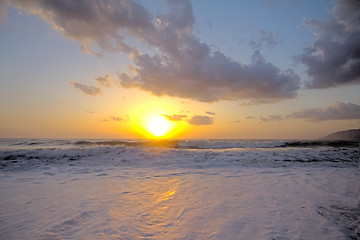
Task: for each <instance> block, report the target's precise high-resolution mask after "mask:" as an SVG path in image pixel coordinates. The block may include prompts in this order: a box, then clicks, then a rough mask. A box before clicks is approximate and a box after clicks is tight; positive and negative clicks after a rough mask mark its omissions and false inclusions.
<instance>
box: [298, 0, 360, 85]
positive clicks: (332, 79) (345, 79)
mask: <svg viewBox="0 0 360 240" xmlns="http://www.w3.org/2000/svg"><path fill="white" fill-rule="evenodd" d="M304 24H305V25H306V26H308V27H309V28H310V29H311V30H312V31H313V32H314V34H315V36H316V37H317V40H316V41H315V43H314V44H313V45H312V46H310V47H307V48H305V49H304V51H303V53H302V54H300V55H297V56H295V60H296V61H299V62H301V63H303V64H304V65H305V66H306V67H307V73H308V75H309V76H311V77H312V79H311V81H309V82H307V83H306V87H307V88H328V87H336V86H340V85H346V84H359V83H360V27H359V26H360V1H358V0H338V1H337V2H336V4H335V6H334V10H333V17H332V18H330V19H327V20H324V21H318V20H306V21H305V23H304Z"/></svg>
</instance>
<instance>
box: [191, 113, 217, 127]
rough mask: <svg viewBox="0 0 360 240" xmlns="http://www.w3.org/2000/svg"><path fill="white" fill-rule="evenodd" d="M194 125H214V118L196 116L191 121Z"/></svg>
mask: <svg viewBox="0 0 360 240" xmlns="http://www.w3.org/2000/svg"><path fill="white" fill-rule="evenodd" d="M188 122H189V123H190V124H192V125H197V126H199V125H212V124H213V118H211V117H208V116H201V115H195V116H193V117H192V118H191V119H190V120H189V121H188Z"/></svg>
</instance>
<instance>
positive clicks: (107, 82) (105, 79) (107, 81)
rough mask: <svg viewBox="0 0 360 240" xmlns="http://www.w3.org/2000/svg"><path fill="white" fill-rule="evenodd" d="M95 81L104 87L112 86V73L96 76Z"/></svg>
mask: <svg viewBox="0 0 360 240" xmlns="http://www.w3.org/2000/svg"><path fill="white" fill-rule="evenodd" d="M95 81H96V82H97V83H98V84H99V85H100V86H102V87H111V78H110V75H104V76H99V77H96V78H95Z"/></svg>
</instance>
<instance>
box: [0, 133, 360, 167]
mask: <svg viewBox="0 0 360 240" xmlns="http://www.w3.org/2000/svg"><path fill="white" fill-rule="evenodd" d="M359 146H360V142H359V141H323V140H278V139H276V140H269V139H265V140H264V139H257V140H242V139H199V140H190V139H188V140H186V139H182V140H148V139H0V164H1V165H0V167H1V169H12V168H15V169H18V168H20V169H21V168H29V167H34V166H38V165H43V164H46V165H51V164H57V165H58V164H65V163H66V164H67V163H68V162H70V163H71V164H72V165H76V164H80V163H83V164H110V165H112V164H113V165H119V164H120V165H124V166H126V165H131V166H142V167H143V166H146V167H160V168H162V167H165V168H166V167H170V168H173V167H190V168H193V167H195V168H208V167H226V166H228V167H232V166H234V165H236V166H240V167H253V166H260V167H266V166H269V167H287V166H297V167H298V166H310V167H317V166H320V167H321V166H330V167H331V166H333V167H358V166H359Z"/></svg>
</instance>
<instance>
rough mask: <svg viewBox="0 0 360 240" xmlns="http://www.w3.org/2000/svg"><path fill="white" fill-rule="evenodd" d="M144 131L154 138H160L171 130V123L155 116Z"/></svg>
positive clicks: (162, 117)
mask: <svg viewBox="0 0 360 240" xmlns="http://www.w3.org/2000/svg"><path fill="white" fill-rule="evenodd" d="M146 129H147V130H148V132H149V133H151V134H152V135H154V136H155V137H162V136H164V135H166V134H167V133H168V132H169V131H170V130H171V123H170V121H169V120H167V119H166V118H165V117H164V116H161V115H155V116H153V117H151V119H149V122H148V123H147V125H146Z"/></svg>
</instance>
